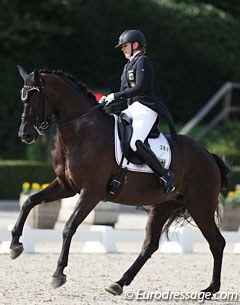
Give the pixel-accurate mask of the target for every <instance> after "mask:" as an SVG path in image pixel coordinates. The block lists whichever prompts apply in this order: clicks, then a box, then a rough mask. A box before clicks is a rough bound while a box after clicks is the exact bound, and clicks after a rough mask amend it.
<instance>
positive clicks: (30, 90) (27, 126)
mask: <svg viewBox="0 0 240 305" xmlns="http://www.w3.org/2000/svg"><path fill="white" fill-rule="evenodd" d="M17 67H18V71H19V74H20V75H21V77H22V78H23V80H24V86H23V88H22V90H21V100H22V102H23V113H22V122H21V125H20V127H19V132H18V135H19V137H20V139H21V140H22V142H25V143H27V144H31V143H33V142H35V140H36V138H37V137H38V135H43V134H44V133H45V132H46V130H47V128H48V122H47V119H48V117H49V115H50V114H49V110H48V109H47V106H46V103H45V96H44V81H43V78H42V76H41V75H40V73H39V71H37V70H35V71H34V72H32V73H30V74H27V72H26V71H25V70H24V69H23V68H22V67H21V66H17Z"/></svg>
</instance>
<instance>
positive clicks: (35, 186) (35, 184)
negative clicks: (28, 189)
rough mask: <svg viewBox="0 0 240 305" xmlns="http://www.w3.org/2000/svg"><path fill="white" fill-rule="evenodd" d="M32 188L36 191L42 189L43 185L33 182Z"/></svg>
mask: <svg viewBox="0 0 240 305" xmlns="http://www.w3.org/2000/svg"><path fill="white" fill-rule="evenodd" d="M32 189H33V190H35V191H40V189H41V186H40V184H39V183H37V182H33V183H32Z"/></svg>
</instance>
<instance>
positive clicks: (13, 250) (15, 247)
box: [10, 244, 23, 259]
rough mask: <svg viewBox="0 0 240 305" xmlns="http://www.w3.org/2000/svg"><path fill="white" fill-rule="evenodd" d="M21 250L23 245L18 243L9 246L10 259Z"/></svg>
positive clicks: (19, 253) (20, 252)
mask: <svg viewBox="0 0 240 305" xmlns="http://www.w3.org/2000/svg"><path fill="white" fill-rule="evenodd" d="M22 252H23V245H22V244H19V245H17V246H13V247H11V248H10V257H11V259H15V258H17V257H18V256H19V255H21V254H22Z"/></svg>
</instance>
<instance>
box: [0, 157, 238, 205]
mask: <svg viewBox="0 0 240 305" xmlns="http://www.w3.org/2000/svg"><path fill="white" fill-rule="evenodd" d="M54 177H55V174H54V172H53V169H52V167H51V166H48V165H44V164H42V163H40V162H29V161H0V199H18V198H19V194H20V192H21V188H22V183H23V182H25V181H28V182H38V183H40V184H42V183H48V182H50V181H52V180H53V179H54ZM239 183H240V166H235V167H233V168H232V174H231V175H230V178H229V185H228V190H229V191H230V190H233V189H234V187H235V185H236V184H239Z"/></svg>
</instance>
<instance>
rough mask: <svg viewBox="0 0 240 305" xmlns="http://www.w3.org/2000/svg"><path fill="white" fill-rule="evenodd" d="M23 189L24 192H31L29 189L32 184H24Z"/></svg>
mask: <svg viewBox="0 0 240 305" xmlns="http://www.w3.org/2000/svg"><path fill="white" fill-rule="evenodd" d="M22 188H23V189H24V190H29V188H30V183H29V182H24V183H23V185H22Z"/></svg>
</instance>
